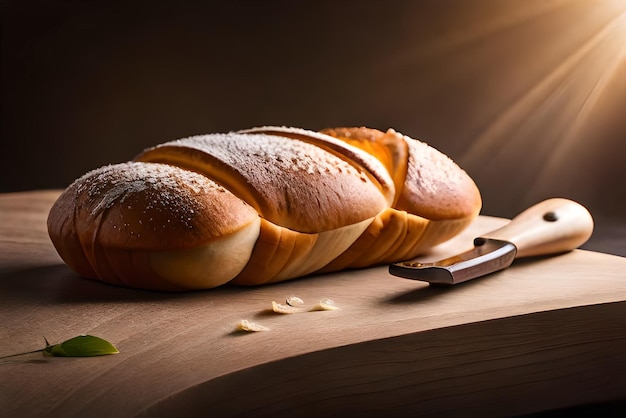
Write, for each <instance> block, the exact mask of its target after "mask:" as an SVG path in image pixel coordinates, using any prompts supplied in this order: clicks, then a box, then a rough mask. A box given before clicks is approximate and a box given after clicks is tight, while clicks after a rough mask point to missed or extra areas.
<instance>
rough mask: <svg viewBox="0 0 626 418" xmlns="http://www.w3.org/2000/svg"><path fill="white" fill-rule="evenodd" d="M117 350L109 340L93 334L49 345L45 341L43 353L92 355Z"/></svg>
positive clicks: (115, 352)
mask: <svg viewBox="0 0 626 418" xmlns="http://www.w3.org/2000/svg"><path fill="white" fill-rule="evenodd" d="M117 353H119V350H118V349H117V348H116V347H115V346H114V345H113V344H111V343H110V342H108V341H106V340H103V339H102V338H100V337H94V336H93V335H79V336H78V337H74V338H70V339H69V340H67V341H63V342H62V343H60V344H54V345H50V344H48V341H46V348H44V349H43V354H44V355H46V356H54V357H93V356H105V355H108V354H117Z"/></svg>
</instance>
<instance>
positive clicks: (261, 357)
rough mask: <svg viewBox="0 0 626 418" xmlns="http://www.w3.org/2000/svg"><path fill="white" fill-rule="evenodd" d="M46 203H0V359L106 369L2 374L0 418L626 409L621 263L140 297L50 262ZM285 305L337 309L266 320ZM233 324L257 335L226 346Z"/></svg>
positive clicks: (233, 335)
mask: <svg viewBox="0 0 626 418" xmlns="http://www.w3.org/2000/svg"><path fill="white" fill-rule="evenodd" d="M56 196H58V191H41V192H27V193H14V194H4V195H0V249H1V251H0V318H1V325H0V327H1V328H0V341H2V346H0V356H6V355H10V354H15V353H19V352H26V351H30V350H35V349H38V348H42V347H43V338H42V336H46V337H47V338H48V340H50V341H51V342H58V341H62V340H64V339H67V338H70V337H73V336H76V335H78V334H83V333H85V334H86V333H89V334H93V335H97V336H100V337H103V338H106V339H107V340H109V341H111V342H113V343H114V344H116V346H117V347H118V348H119V349H120V352H121V353H120V354H118V355H115V356H107V357H97V358H83V359H72V358H44V357H42V356H41V355H40V354H28V355H24V356H19V357H13V358H10V359H4V360H0V408H2V409H1V410H2V411H3V412H6V413H7V414H8V416H77V415H80V414H88V415H89V416H135V415H141V416H150V417H154V416H156V417H158V416H172V415H174V414H178V415H182V416H207V415H215V416H250V415H254V416H275V415H276V414H277V413H281V412H283V413H288V414H290V415H296V416H310V415H313V414H317V415H323V416H336V415H345V414H346V413H349V412H350V413H355V412H359V413H361V414H362V415H363V414H365V415H367V414H369V413H372V414H373V415H378V414H383V413H384V414H388V415H393V416H395V415H400V414H402V415H406V414H407V413H412V414H415V413H416V412H417V413H419V414H420V415H431V416H449V415H451V414H456V415H458V414H460V413H463V415H464V416H471V415H482V416H484V415H518V414H525V413H532V412H536V411H542V410H547V409H553V408H563V407H568V406H573V405H579V404H583V403H588V402H600V401H607V400H614V399H626V377H625V376H626V356H624V354H623V353H625V352H626V273H625V272H626V259H625V258H621V257H616V256H611V255H606V254H600V253H595V252H590V251H582V250H575V251H573V252H570V253H567V254H564V255H559V256H555V257H548V258H541V259H530V260H518V261H516V262H515V263H514V265H513V266H512V267H510V268H509V269H507V270H505V271H502V272H499V273H496V274H493V275H491V276H489V277H486V278H483V279H477V280H473V281H470V282H467V283H465V284H462V285H457V286H455V287H452V288H436V287H429V286H428V285H427V284H425V283H421V282H414V281H411V280H405V279H401V278H396V277H393V276H390V275H389V274H388V273H387V269H386V267H385V266H381V267H377V268H371V269H365V270H358V271H347V272H341V273H337V274H329V275H322V276H317V277H309V278H305V279H301V280H295V281H291V282H286V283H281V284H276V285H269V286H265V287H255V288H238V287H231V286H225V287H222V288H218V289H214V290H210V291H203V292H189V293H184V294H168V293H158V292H147V291H138V290H132V289H124V288H118V287H114V286H108V285H105V284H102V283H97V282H92V281H88V280H84V279H81V278H79V277H77V276H76V275H75V274H74V273H72V272H71V271H70V270H69V269H68V268H67V267H66V266H65V265H63V264H62V262H61V260H60V259H59V257H58V256H57V255H56V253H55V251H54V249H53V248H52V245H51V244H50V242H49V240H48V238H47V233H46V229H45V219H46V215H47V211H48V209H49V207H50V205H51V204H52V202H53V201H54V199H55V198H56ZM506 222H507V221H506V220H504V219H499V218H491V217H484V216H481V217H479V219H478V220H477V221H476V222H475V223H474V224H473V225H472V226H471V227H470V228H469V229H468V230H467V231H466V232H465V233H463V234H462V235H461V236H459V237H457V238H455V239H454V240H453V241H450V242H448V243H446V244H443V245H441V246H439V247H438V248H437V249H435V250H434V251H433V252H432V253H431V254H428V255H426V256H424V257H423V258H422V260H423V261H430V260H432V259H435V258H439V257H442V256H446V255H451V254H453V253H455V252H458V251H460V250H464V249H467V248H469V247H470V246H471V238H473V237H474V236H477V235H480V234H483V233H485V232H488V231H490V230H492V229H495V228H497V227H500V226H502V225H504V224H506ZM290 295H296V296H299V297H300V298H302V299H304V301H305V302H306V303H310V304H313V303H315V302H317V300H319V299H320V298H324V297H328V298H331V299H333V300H334V301H335V303H336V304H337V305H338V306H339V307H340V309H339V310H337V311H326V312H307V313H299V314H291V315H279V314H275V313H273V312H271V311H270V310H269V309H270V307H271V302H272V301H273V300H275V301H277V302H283V301H284V299H285V297H287V296H290ZM242 318H245V319H249V320H252V321H256V322H259V323H261V324H263V325H265V326H267V327H269V328H270V331H267V332H258V333H237V332H235V331H234V330H235V325H236V324H237V322H238V321H239V320H240V319H242ZM211 413H213V414H211Z"/></svg>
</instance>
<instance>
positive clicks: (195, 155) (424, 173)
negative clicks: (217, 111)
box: [48, 127, 481, 291]
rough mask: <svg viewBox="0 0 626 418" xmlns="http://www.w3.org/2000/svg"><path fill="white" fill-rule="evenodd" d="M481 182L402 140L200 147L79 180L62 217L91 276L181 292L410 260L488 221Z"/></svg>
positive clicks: (356, 134)
mask: <svg viewBox="0 0 626 418" xmlns="http://www.w3.org/2000/svg"><path fill="white" fill-rule="evenodd" d="M480 207H481V198H480V194H479V191H478V188H477V187H476V185H475V183H474V182H473V181H472V179H471V178H470V177H469V176H468V175H467V174H466V173H465V172H464V171H463V170H462V169H461V168H459V167H458V166H457V165H456V164H455V163H454V162H453V161H452V160H450V159H449V158H448V157H446V156H445V155H444V154H442V153H441V152H439V151H437V150H435V149H434V148H432V147H430V146H428V145H426V144H425V143H423V142H420V141H417V140H415V139H412V138H409V137H407V136H404V135H401V134H399V133H397V132H395V131H393V130H388V131H387V132H381V131H378V130H375V129H369V128H335V129H327V130H324V131H321V132H313V131H308V130H303V129H296V128H286V127H260V128H254V129H249V130H245V131H240V132H231V133H225V134H211V135H201V136H194V137H190V138H186V139H181V140H176V141H172V142H167V143H164V144H161V145H158V146H155V147H152V148H149V149H146V150H144V151H143V152H142V153H140V154H139V155H138V156H136V157H135V159H134V160H133V161H130V162H126V163H121V164H115V165H109V166H105V167H101V168H98V169H96V170H93V171H91V172H89V173H87V174H85V175H84V176H82V177H81V178H79V179H77V180H76V181H74V182H73V183H72V184H71V185H70V186H69V187H68V188H67V189H65V190H64V192H63V193H62V194H61V196H60V197H59V198H58V200H57V201H56V202H55V204H54V205H53V207H52V209H51V210H50V214H49V216H48V232H49V235H50V238H51V240H52V242H53V244H54V246H55V248H56V250H57V252H58V253H59V255H60V256H61V258H62V259H63V260H64V261H65V262H66V263H67V264H68V265H69V266H70V267H71V268H72V269H73V270H75V271H76V272H77V273H78V274H79V275H81V276H83V277H86V278H91V279H98V280H102V281H105V282H108V283H112V284H116V285H123V286H129V287H136V288H143V289H155V290H166V291H179V290H187V289H206V288H212V287H216V286H220V285H223V284H225V283H233V284H238V285H259V284H263V283H271V282H278V281H282V280H288V279H292V278H296V277H301V276H306V275H310V274H312V273H324V272H331V271H338V270H341V269H353V268H362V267H368V266H373V265H377V264H384V263H391V262H395V261H400V260H405V259H409V258H412V257H415V256H417V255H419V254H420V253H423V252H424V251H426V250H427V249H429V248H431V247H433V246H434V245H437V244H439V243H441V242H443V241H446V240H448V239H450V238H451V237H453V236H455V235H456V234H458V233H459V232H460V231H462V230H463V229H464V228H465V227H466V226H468V225H469V223H470V222H471V221H472V220H473V219H474V218H475V217H476V216H477V215H478V213H479V211H480Z"/></svg>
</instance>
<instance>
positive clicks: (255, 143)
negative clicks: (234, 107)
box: [136, 133, 388, 233]
mask: <svg viewBox="0 0 626 418" xmlns="http://www.w3.org/2000/svg"><path fill="white" fill-rule="evenodd" d="M136 160H137V161H151V162H160V163H167V164H175V165H178V166H182V167H185V168H187V169H190V170H195V171H198V172H200V173H202V174H204V175H206V176H208V177H210V178H213V179H215V180H216V181H217V182H219V183H220V184H223V185H224V186H225V187H226V188H228V189H229V190H231V191H232V192H233V193H235V194H236V195H237V196H239V197H240V198H241V199H243V200H245V201H246V202H248V203H249V204H250V205H252V206H253V207H254V208H255V209H256V210H257V211H258V212H259V214H260V216H261V217H263V218H265V219H267V220H269V221H270V222H272V223H274V224H276V225H280V226H283V227H285V228H289V229H292V230H294V231H299V232H305V233H316V232H322V231H329V230H333V229H336V228H340V227H343V226H346V225H351V224H354V223H357V222H360V221H362V220H363V219H368V218H372V217H374V216H376V214H378V213H379V212H380V211H382V210H384V208H385V207H387V206H388V203H387V201H386V200H385V197H384V196H383V195H382V194H381V192H380V189H379V186H378V184H376V183H375V182H373V181H372V179H371V177H370V175H369V173H368V172H367V171H365V170H364V169H362V168H360V167H355V166H354V165H353V164H350V163H349V162H346V161H345V160H344V159H341V158H339V157H337V156H336V155H335V154H332V153H330V152H328V151H326V150H324V149H322V148H320V147H317V146H315V145H312V144H310V143H307V142H303V141H300V140H297V139H291V138H286V137H282V136H276V135H266V134H237V133H230V134H214V135H203V136H196V137H191V138H186V139H182V140H178V141H174V142H169V143H166V144H163V145H160V146H157V147H154V148H151V149H148V150H146V151H144V152H143V153H142V154H140V155H138V156H137V157H136Z"/></svg>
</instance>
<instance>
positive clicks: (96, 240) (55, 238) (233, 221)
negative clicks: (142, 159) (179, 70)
mask: <svg viewBox="0 0 626 418" xmlns="http://www.w3.org/2000/svg"><path fill="white" fill-rule="evenodd" d="M256 219H258V214H257V213H256V211H255V210H254V209H253V208H252V207H250V206H249V205H247V204H246V203H245V202H243V201H242V200H240V199H238V198H236V197H235V196H233V195H232V194H231V193H230V192H229V191H227V190H226V189H224V188H223V187H222V186H219V185H218V184H216V183H215V182H213V181H212V180H210V179H208V178H206V177H204V176H201V175H199V174H197V173H193V172H190V171H187V170H183V169H180V168H177V167H173V166H167V165H163V164H147V163H124V164H117V165H110V166H106V167H102V168H100V169H97V170H94V171H92V172H89V173H87V174H85V175H84V176H83V177H81V178H80V179H78V180H77V181H75V182H74V183H73V184H72V185H70V186H69V187H68V188H67V189H66V190H65V191H64V192H63V193H62V195H61V196H60V197H59V199H58V200H57V202H56V203H55V204H54V205H53V207H52V209H51V211H50V213H49V216H48V232H49V235H50V238H51V240H52V242H53V244H54V245H55V247H56V248H57V251H58V252H59V254H60V256H61V257H62V258H63V260H64V261H65V262H66V263H67V264H68V265H69V266H70V267H72V268H73V269H74V270H75V271H77V272H78V273H79V274H81V275H82V276H85V277H90V278H96V277H99V278H101V279H103V280H105V281H108V282H110V283H114V284H123V285H131V286H135V287H146V286H143V285H142V286H138V284H139V283H144V282H147V283H151V284H152V288H163V287H175V286H166V285H164V284H163V283H161V282H162V280H161V279H160V278H159V277H157V276H158V274H155V273H154V272H153V271H151V269H150V268H149V267H147V266H146V262H145V260H144V259H143V258H142V257H141V256H140V257H139V258H137V256H138V254H141V253H148V252H150V251H160V250H165V249H167V250H182V249H189V248H195V247H197V246H199V245H203V244H206V243H207V242H209V241H211V240H217V239H221V238H222V237H224V236H228V235H230V234H233V233H235V232H237V231H238V230H240V229H242V228H245V227H246V226H247V225H249V224H250V223H252V222H254V221H255V220H256Z"/></svg>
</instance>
